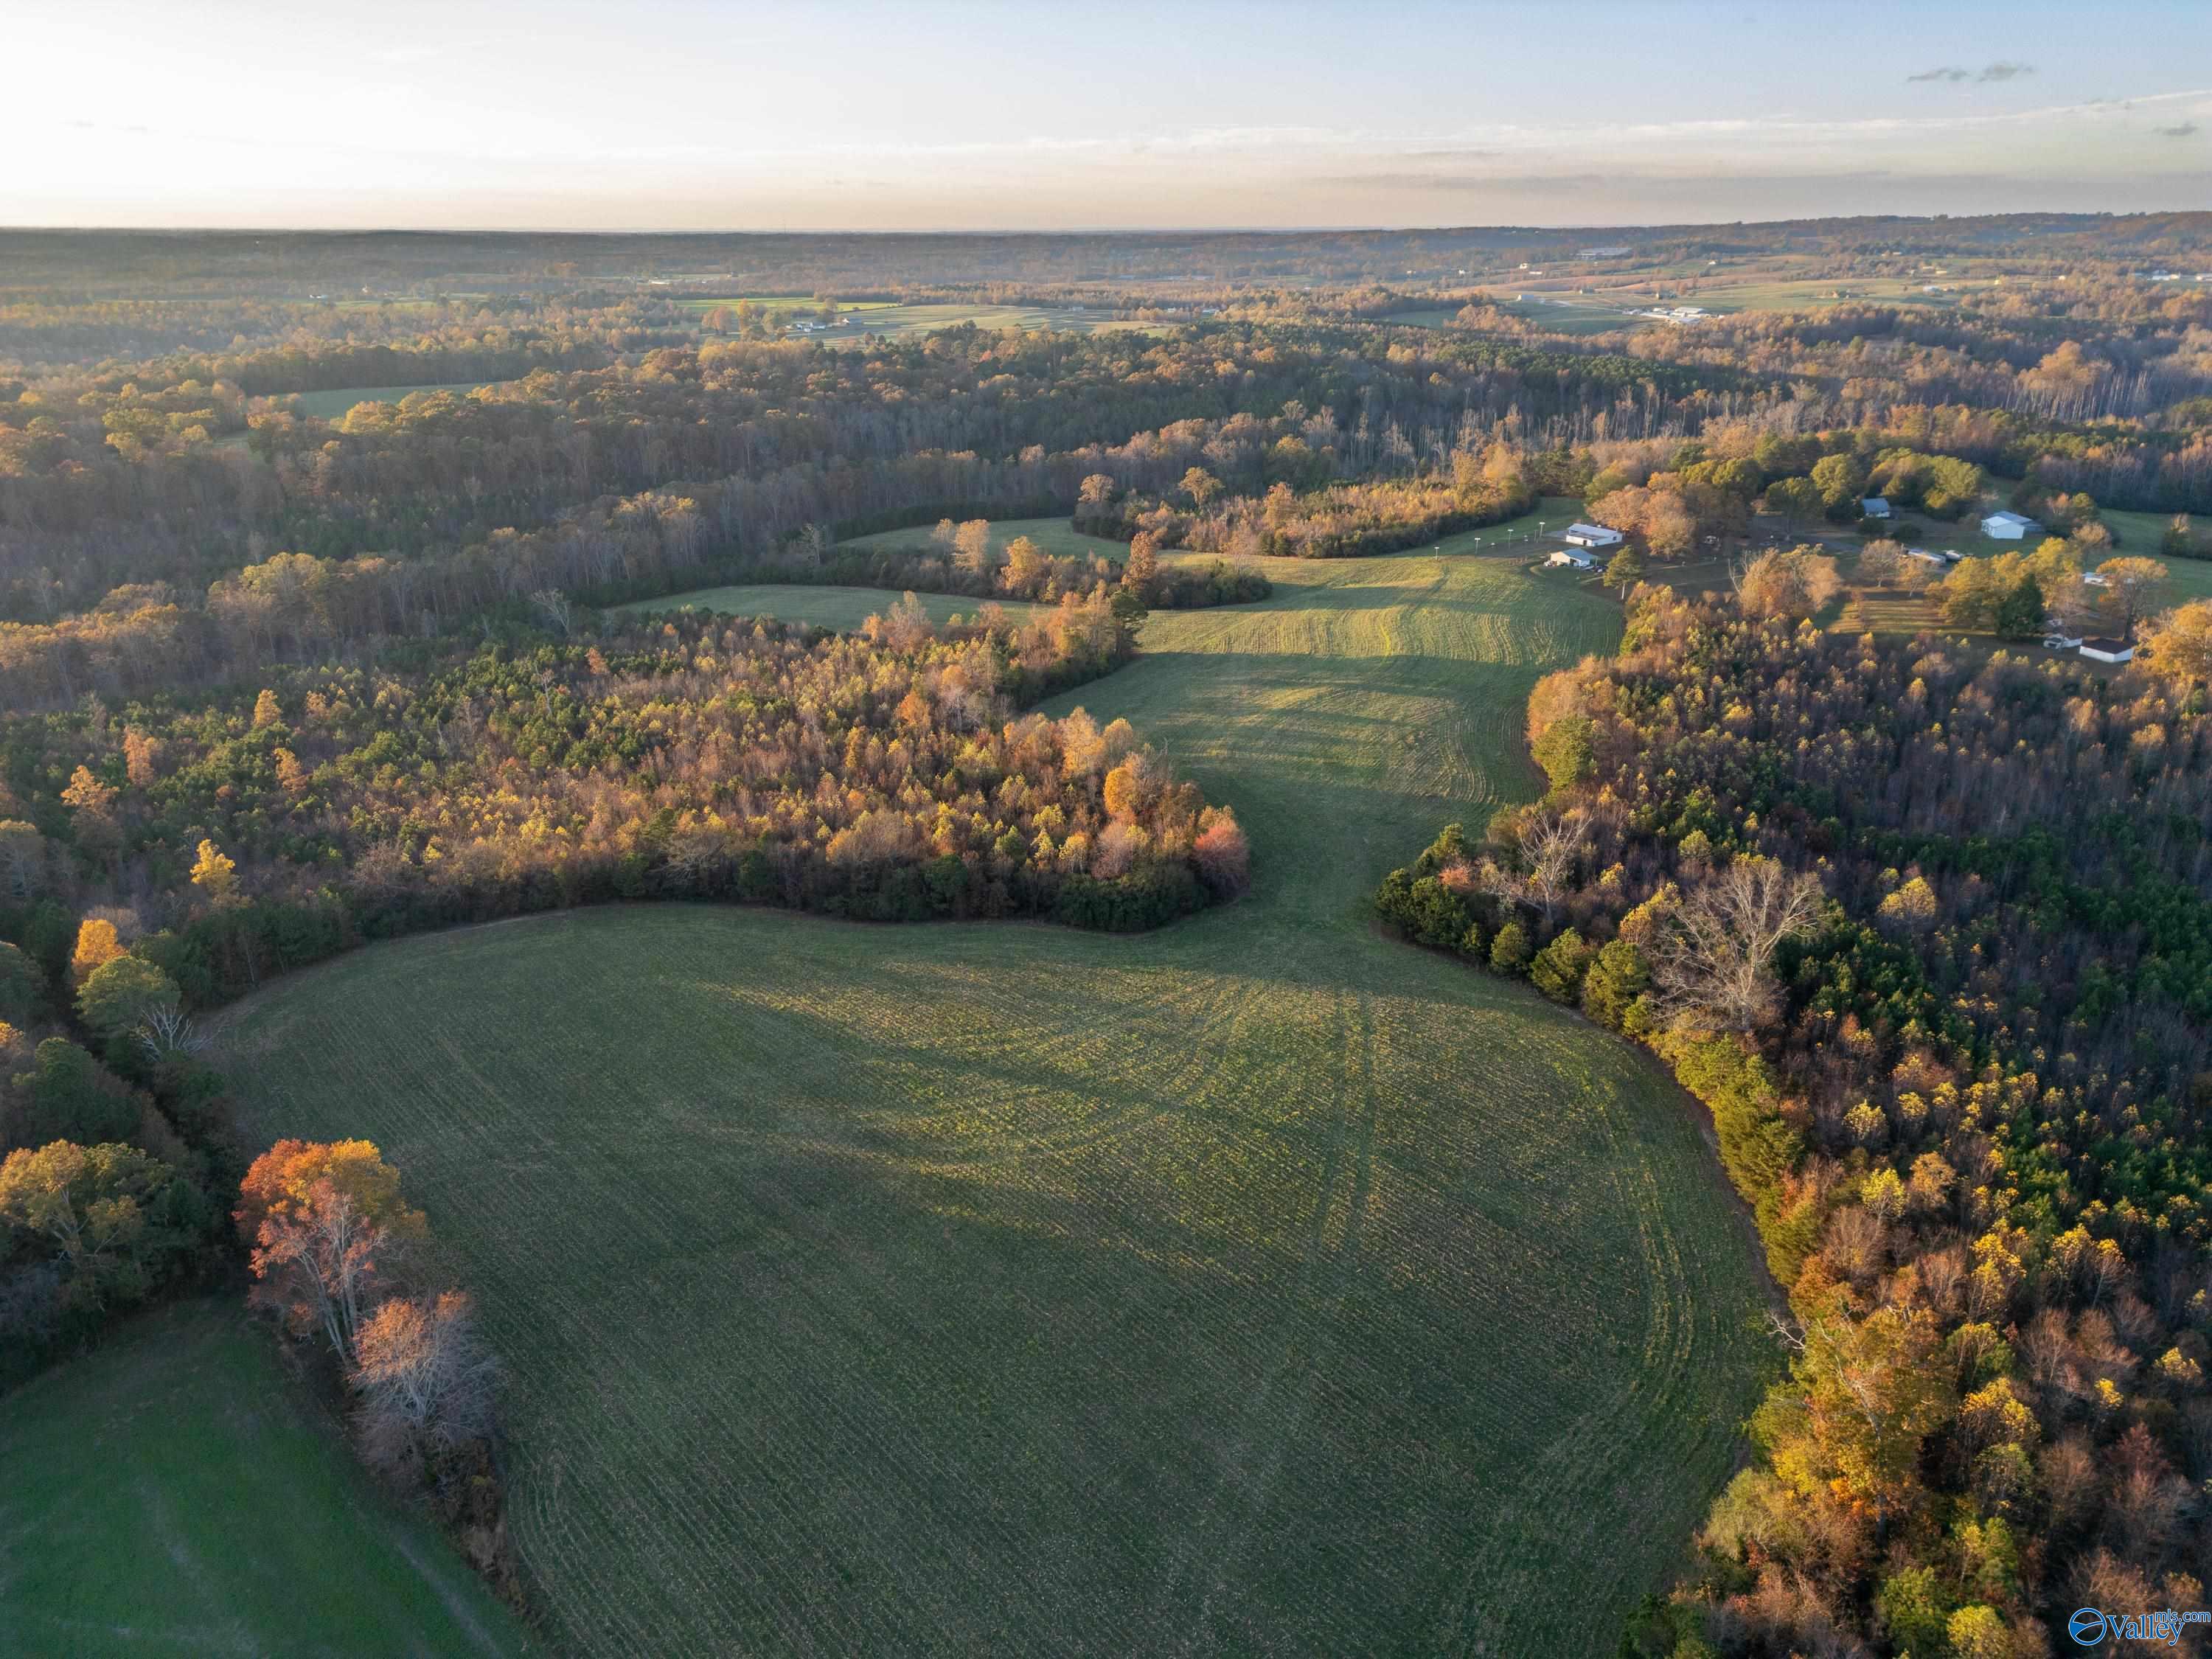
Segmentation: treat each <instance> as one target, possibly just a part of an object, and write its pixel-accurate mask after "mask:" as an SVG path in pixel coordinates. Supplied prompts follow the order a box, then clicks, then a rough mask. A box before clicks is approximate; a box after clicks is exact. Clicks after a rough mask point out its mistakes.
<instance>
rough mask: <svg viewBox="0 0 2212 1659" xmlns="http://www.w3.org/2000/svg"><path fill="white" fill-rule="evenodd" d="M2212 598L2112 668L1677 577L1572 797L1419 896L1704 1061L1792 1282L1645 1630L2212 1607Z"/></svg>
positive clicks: (1641, 620)
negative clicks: (1777, 1356) (1715, 1498)
mask: <svg viewBox="0 0 2212 1659" xmlns="http://www.w3.org/2000/svg"><path fill="white" fill-rule="evenodd" d="M1752 608H1753V607H1749V606H1746V607H1744V610H1746V611H1749V610H1751V609H1752ZM2209 627H2212V605H2206V604H2204V603H2203V602H2201V601H2200V602H2198V603H2197V604H2196V605H2192V606H2189V607H2185V610H2184V611H2183V612H2180V613H2177V614H2176V615H2175V616H2174V617H2172V619H2170V620H2169V621H2168V622H2167V623H2165V624H2163V625H2161V626H2160V627H2159V628H2157V629H2154V631H2153V633H2152V634H2151V635H2150V636H2149V638H2148V641H2147V646H2146V650H2145V652H2144V653H2143V667H2142V670H2141V671H2135V672H2130V674H2128V675H2126V676H2124V677H2122V678H2118V679H2100V678H2093V677H2092V676H2091V675H2089V674H2087V672H2084V671H2080V670H2077V669H2075V668H2072V667H2069V666H2067V665H2062V664H2057V663H2049V662H2046V663H2042V664H2037V663H2033V662H2030V661H2027V660H2025V659H2020V658H2017V657H2013V656H2009V655H2008V654H2006V653H2003V652H1999V653H1996V654H1995V655H1994V656H1992V657H1990V658H1989V659H1986V660H1977V659H1975V658H1973V657H1972V656H1969V655H1967V654H1965V653H1961V652H1960V650H1959V649H1958V648H1957V647H1956V646H1955V645H1953V644H1951V643H1949V642H1948V641H1944V640H1942V639H1937V638H1934V637H1928V636H1923V637H1922V638H1920V639H1918V640H1917V641H1878V640H1877V639H1876V638H1875V636H1873V635H1866V636H1863V637H1851V636H1845V635H1835V634H1829V633H1822V632H1819V631H1816V630H1814V629H1809V628H1805V627H1801V626H1796V625H1795V623H1794V619H1793V618H1791V617H1788V616H1782V617H1764V616H1759V615H1747V614H1741V613H1740V612H1739V611H1738V608H1737V607H1736V606H1735V605H1711V604H1692V603H1687V602H1685V601H1682V600H1680V599H1676V598H1674V596H1673V595H1672V594H1671V593H1669V592H1668V591H1666V590H1664V589H1644V590H1641V591H1640V592H1638V596H1637V598H1636V599H1635V600H1634V602H1633V604H1632V606H1631V614H1630V622H1629V628H1628V632H1627V636H1626V640H1625V641H1624V643H1623V647H1622V650H1621V653H1620V656H1619V657H1618V658H1616V659H1611V660H1598V659H1592V660H1589V661H1586V662H1585V663H1583V665H1581V666H1580V667H1579V668H1577V669H1574V670H1571V671H1566V672H1564V673H1562V674H1559V675H1556V676H1553V678H1551V679H1549V680H1547V682H1545V683H1544V684H1542V685H1541V686H1540V687H1539V688H1538V690H1537V692H1536V694H1535V696H1534V698H1532V700H1531V703H1530V711H1529V726H1530V732H1531V736H1532V738H1533V743H1534V751H1535V753H1536V755H1537V757H1538V758H1539V760H1540V761H1541V763H1543V765H1544V766H1545V768H1546V769H1547V772H1548V773H1549V775H1550V777H1551V780H1552V782H1553V790H1552V792H1551V793H1550V794H1549V795H1548V796H1547V798H1546V799H1545V800H1544V801H1543V802H1541V804H1539V805H1535V806H1532V807H1528V808H1519V809H1511V810H1508V811H1504V812H1502V813H1500V814H1499V816H1498V818H1497V820H1496V821H1494V822H1493V823H1491V824H1489V825H1488V826H1486V827H1485V828H1483V829H1481V830H1480V831H1479V832H1475V833H1467V832H1463V831H1462V829H1459V828H1458V827H1456V826H1455V827H1454V828H1452V829H1449V830H1447V831H1446V832H1445V834H1444V835H1443V836H1442V837H1441V838H1440V839H1439V840H1438V841H1437V842H1436V844H1435V845H1433V846H1432V847H1431V848H1428V849H1427V850H1426V851H1425V853H1424V854H1422V855H1421V857H1420V858H1419V860H1417V861H1416V862H1415V863H1414V864H1413V865H1412V866H1409V867H1408V868H1407V869H1404V870H1401V871H1399V872H1395V873H1394V874H1393V875H1392V876H1391V877H1390V878H1389V881H1388V882H1387V883H1386V884H1384V887H1383V891H1382V893H1381V895H1380V897H1379V903H1380V905H1381V908H1382V910H1383V915H1385V916H1386V917H1387V918H1388V919H1389V921H1391V922H1392V923H1393V924H1394V925H1395V926H1396V927H1400V928H1401V929H1402V930H1403V931H1405V932H1406V933H1407V934H1408V935H1409V936H1411V937H1413V938H1415V939H1419V940H1420V941H1421V942H1423V943H1425V944H1428V945H1434V946H1436V947H1437V948H1440V949H1444V950H1449V951H1455V952H1458V953H1460V954H1462V955H1464V956H1467V957H1469V958H1471V959H1472V960H1474V961H1475V962H1476V963H1480V964H1481V965H1483V966H1485V967H1486V968H1488V969H1492V971H1497V972H1502V973H1507V974H1512V975H1525V976H1526V977H1527V978H1528V979H1529V980H1530V981H1532V982H1533V983H1534V985H1535V986H1536V987H1537V988H1538V989H1539V990H1541V992H1542V993H1543V994H1545V995H1547V996H1549V997H1552V998H1554V999H1555V1000H1559V1001H1562V1002H1565V1003H1568V1004H1570V1005H1571V1006H1578V1007H1580V1008H1582V1009H1583V1011H1584V1012H1587V1013H1588V1014H1589V1016H1590V1017H1591V1018H1593V1019H1595V1020H1597V1021H1599V1022H1601V1023H1602V1024H1607V1025H1609V1026H1612V1027H1613V1028H1614V1029H1616V1030H1621V1031H1623V1032H1625V1033H1626V1034H1627V1035H1629V1036H1632V1038H1634V1039H1636V1040H1638V1041H1639V1042H1644V1043H1645V1044H1647V1045H1649V1046H1650V1048H1653V1049H1654V1050H1655V1051H1656V1052H1657V1053H1658V1054H1660V1055H1661V1056H1662V1058H1663V1059H1665V1060H1666V1061H1667V1062H1668V1064H1669V1066H1671V1067H1672V1068H1673V1070H1674V1073H1675V1075H1676V1076H1677V1077H1678V1078H1680V1079H1681V1081H1682V1082H1683V1084H1684V1085H1686V1087H1687V1088H1689V1090H1690V1091H1692V1093H1694V1094H1695V1095H1697V1096H1698V1097H1699V1099H1700V1100H1702V1101H1703V1102H1704V1103H1705V1104H1706V1105H1707V1106H1708V1107H1709V1108H1710V1109H1711V1112H1712V1115H1713V1120H1714V1123H1715V1126H1716V1127H1717V1131H1718V1135H1719V1144H1720V1151H1721V1157H1722V1159H1723V1163H1724V1164H1726V1166H1727V1169H1728V1171H1729V1176H1730V1177H1731V1178H1732V1179H1733V1180H1734V1182H1735V1185H1736V1187H1737V1188H1738V1190H1739V1191H1740V1192H1741V1194H1743V1196H1744V1198H1745V1200H1747V1202H1748V1203H1749V1204H1750V1205H1751V1206H1753V1209H1754V1211H1755V1212H1756V1215H1757V1218H1758V1223H1759V1231H1760V1234H1761V1237H1763V1239H1764V1241H1765V1247H1766V1254H1767V1260H1768V1262H1769V1265H1770V1266H1771V1268H1772V1270H1773V1273H1774V1276H1775V1278H1776V1279H1777V1280H1778V1282H1779V1283H1780V1285H1782V1286H1783V1287H1784V1290H1785V1291H1787V1293H1788V1303H1789V1309H1790V1316H1789V1318H1788V1320H1787V1321H1786V1322H1783V1323H1782V1324H1781V1325H1780V1326H1779V1327H1778V1328H1779V1330H1780V1332H1781V1334H1782V1335H1783V1336H1784V1339H1785V1346H1786V1350H1787V1352H1788V1354H1789V1360H1790V1363H1789V1366H1788V1370H1787V1374H1786V1376H1784V1377H1783V1378H1782V1379H1781V1380H1779V1381H1778V1382H1777V1383H1776V1384H1775V1385H1774V1387H1773V1388H1772V1389H1771V1392H1770V1393H1769V1395H1768V1396H1767V1400H1766V1402H1765V1404H1764V1405H1763V1406H1762V1407H1760V1409H1759V1413H1758V1414H1757V1416H1756V1418H1755V1419H1754V1420H1753V1440H1754V1443H1755V1444H1756V1446H1757V1448H1758V1449H1759V1462H1758V1463H1757V1464H1756V1465H1755V1466H1754V1467H1753V1468H1749V1469H1747V1470H1746V1471H1744V1472H1743V1473H1742V1474H1740V1475H1738V1476H1737V1478H1736V1479H1735V1481H1734V1482H1733V1483H1732V1484H1731V1485H1730V1486H1729V1489H1728V1492H1726V1494H1725V1495H1724V1496H1723V1498H1722V1499H1721V1500H1720V1502H1719V1503H1718V1504H1717V1505H1716V1506H1715V1508H1714V1510H1713V1513H1712V1516H1711V1520H1710V1521H1709V1522H1708V1523H1707V1525H1706V1528H1705V1531H1704V1533H1703V1534H1701V1538H1700V1547H1701V1552H1702V1553H1701V1557H1700V1565H1699V1568H1698V1569H1697V1571H1695V1572H1694V1573H1693V1574H1692V1576H1691V1577H1690V1578H1689V1579H1687V1580H1686V1582H1685V1583H1684V1584H1683V1585H1682V1586H1681V1587H1680V1589H1677V1590H1676V1592H1675V1593H1674V1596H1673V1597H1672V1598H1671V1599H1668V1600H1655V1601H1653V1602H1652V1603H1651V1604H1650V1607H1649V1608H1648V1612H1647V1615H1646V1616H1645V1617H1644V1619H1643V1620H1640V1621H1639V1625H1638V1628H1637V1629H1636V1630H1635V1631H1633V1632H1632V1633H1631V1636H1630V1638H1629V1640H1628V1643H1627V1644H1626V1648H1625V1651H1627V1652H1631V1653H1634V1654H1638V1655H1644V1654H1649V1655H1680V1654H1684V1653H1700V1652H1711V1651H1716V1650H1717V1651H1720V1652H1725V1653H1744V1654H1761V1655H1769V1654H1771V1655H1776V1656H1780V1655H1784V1654H1790V1653H1810V1652H1838V1653H1841V1652H1856V1651H1863V1648H1862V1647H1861V1646H1860V1645H1859V1644H1860V1643H1862V1642H1863V1641H1869V1640H1871V1641H1874V1642H1876V1643H1880V1644H1883V1645H1884V1647H1885V1649H1886V1650H1888V1651H1893V1652H1905V1651H1911V1652H1913V1653H1927V1652H1954V1653H1961V1654H1977V1655H1978V1654H1984V1653H1989V1654H2013V1653H2026V1652H2031V1651H2034V1652H2040V1651H2043V1649H2042V1648H2041V1647H2040V1646H2038V1645H2035V1644H2036V1643H2037V1642H2038V1641H2039V1636H2038V1635H2037V1633H2036V1632H2037V1631H2038V1628H2039V1625H2040V1624H2041V1622H2042V1621H2048V1620H2054V1619H2063V1617H2064V1615H2065V1613H2066V1612H2067V1611H2068V1610H2070V1609H2071V1608H2073V1607H2077V1606H2080V1605H2082V1604H2084V1603H2087V1604H2090V1605H2093V1606H2098V1607H2137V1606H2142V1607H2149V1606H2159V1607H2165V1606H2168V1605H2171V1606H2174V1607H2192V1606H2196V1605H2197V1604H2198V1603H2200V1602H2201V1601H2202V1599H2203V1589H2202V1585H2201V1583H2200V1581H2199V1579H2198V1577H2197V1574H2198V1573H2199V1572H2200V1571H2201V1563H2202V1560H2203V1554H2202V1551H2203V1538H2202V1535H2201V1532H2200V1527H2201V1523H2202V1516H2201V1510H2200V1505H2199V1504H2197V1501H2196V1498H2195V1496H2194V1494H2195V1493H2196V1492H2197V1491H2198V1490H2199V1489H2201V1488H2202V1486H2203V1484H2204V1482H2205V1481H2206V1480H2207V1479H2208V1478H2212V1433H2208V1431H2212V1398H2208V1396H2207V1395H2206V1392H2205V1389H2204V1369H2203V1368H2204V1366H2205V1364H2207V1363H2208V1361H2212V1273H2208V1268H2207V1265H2206V1254H2205V1253H2206V1248H2207V1245H2208V1243H2212V1234H2208V1227H2212V1212H2208V1204H2212V1193H2208V1181H2212V1139H2208V1135H2207V1130H2208V1127H2212V714H2208V688H2212V657H2209V656H2208V653H2207V650H2206V645H2205V640H2206V635H2207V630H2208V628H2209Z"/></svg>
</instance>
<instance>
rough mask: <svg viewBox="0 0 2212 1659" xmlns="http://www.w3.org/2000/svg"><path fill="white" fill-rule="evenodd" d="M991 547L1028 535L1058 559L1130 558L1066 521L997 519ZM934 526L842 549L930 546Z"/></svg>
mask: <svg viewBox="0 0 2212 1659" xmlns="http://www.w3.org/2000/svg"><path fill="white" fill-rule="evenodd" d="M990 522H991V546H992V549H993V550H994V551H996V552H1000V553H1003V552H1005V551H1006V544H1008V543H1009V542H1011V541H1012V540H1013V539H1014V538H1016V537H1018V536H1026V537H1028V538H1030V540H1031V541H1033V542H1035V543H1036V544H1037V545H1038V546H1039V547H1041V548H1042V549H1043V550H1045V551H1046V552H1048V553H1049V554H1051V555H1052V556H1054V558H1056V559H1069V558H1074V559H1087V558H1090V557H1091V556H1094V555H1095V556H1097V557H1099V558H1102V559H1111V560H1112V561H1113V562H1115V564H1120V563H1121V562H1123V561H1124V560H1126V559H1127V557H1128V556H1129V544H1128V543H1127V542H1117V541H1114V540H1112V539H1110V538H1108V537H1104V536H1086V535H1085V534H1084V533H1083V532H1081V531H1079V530H1078V529H1076V528H1075V526H1073V525H1072V524H1070V523H1069V522H1068V521H1067V520H1066V519H994V520H991V521H990ZM934 528H935V526H932V525H926V524H923V525H915V526H913V527H912V528H910V529H906V530H878V531H877V532H875V533H874V534H873V535H869V536H848V537H846V538H843V539H842V540H841V541H840V542H839V543H838V544H837V545H838V546H840V547H926V546H929V545H931V543H930V539H929V538H930V534H931V532H932V531H933V529H934Z"/></svg>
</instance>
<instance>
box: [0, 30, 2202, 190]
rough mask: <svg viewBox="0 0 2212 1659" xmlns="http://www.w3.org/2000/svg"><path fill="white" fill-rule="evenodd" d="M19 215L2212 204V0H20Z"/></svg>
mask: <svg viewBox="0 0 2212 1659" xmlns="http://www.w3.org/2000/svg"><path fill="white" fill-rule="evenodd" d="M0 38H4V39H5V40H6V42H7V47H8V52H9V59H10V67H11V70H12V71H13V72H12V73H11V74H10V76H9V82H10V88H9V112H8V113H9V125H10V126H11V127H12V128H13V129H14V130H15V131H16V132H17V133H18V134H19V135H20V136H19V138H18V141H17V143H16V145H15V155H16V156H17V158H18V163H19V164H18V165H11V166H10V167H9V168H7V169H6V170H5V171H4V172H0V224H11V225H116V226H213V227H257V228H258V227H346V228H354V227H389V226H407V227H422V228H494V229H547V228H551V229H564V228H574V229H588V230H772V229H794V230H824V229H854V230H927V229H946V230H979V229H994V230H996V229H1012V230H1060V229H1119V228H1200V227H1219V228H1292V227H1316V226H1328V227H1335V226H1361V225H1375V226H1394V227H1395V226H1435V225H1473V224H1522V225H1606V224H1638V223H1647V224H1648V223H1667V222H1729V221H1734V220H1746V219H1773V218H1784V217H1795V216H1812V215H1831V214H1857V213H1911V214H1931V213H1952V214H1967V213H1984V212H2005V211H2015V210H2032V209H2045V210H2075V211H2095V210H2110V211H2113V212H2129V211H2136V210H2172V209H2190V208H2194V209H2212V3H2206V0H2071V3H2066V4H2057V3H2045V0H2009V3H2003V4H1996V3H1982V0H1914V3H1892V0H1851V3H1845V4H1838V3H1834V0H1824V3H1814V0H1787V3H1769V0H1735V3H1725V4H1723V3H1706V0H1582V3H1577V0H1549V3H1528V0H1520V3H1509V0H1496V3H1484V0H1462V3H1457V4H1443V3H1405V4H1395V5H1394V4H1387V3H1382V0H1367V3H1364V4H1342V5H1322V4H1307V3H1297V0H1273V3H1260V0H1249V3H1248V0H1182V3H1176V4H1155V3H1149V0H1133V3H1121V0H1117V3H1113V4H1108V5H1101V4H1097V3H1095V0H1094V3H1090V4H1085V5H1082V6H1076V5H1073V4H1058V3H1053V0H1028V3H1022V4H1000V3H988V0H961V3H941V4H931V5H921V4H888V3H884V4H870V3H860V0H852V3H842V4H819V5H800V4H787V3H732V0H723V3H713V0H621V3H604V4H593V5H586V4H580V3H574V0H538V3H533V4H517V3H507V0H483V3H471V0H440V3H417V0H376V3H368V0H319V3H316V4H313V5H309V6H301V5H298V4H296V3H287V4H283V5H277V4H271V3H264V0H230V3H225V0H158V3H150V0H70V3H67V4H51V3H41V0H0ZM25 137H27V140H28V143H27V144H26V143H24V142H23V139H24V138H25ZM26 160H27V163H28V164H27V165H21V163H22V162H24V161H26Z"/></svg>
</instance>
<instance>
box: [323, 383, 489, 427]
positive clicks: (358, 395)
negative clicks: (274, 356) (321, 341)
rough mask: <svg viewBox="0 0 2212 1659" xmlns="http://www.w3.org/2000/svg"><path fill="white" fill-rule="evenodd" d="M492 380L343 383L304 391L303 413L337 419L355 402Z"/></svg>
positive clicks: (394, 399)
mask: <svg viewBox="0 0 2212 1659" xmlns="http://www.w3.org/2000/svg"><path fill="white" fill-rule="evenodd" d="M486 384H489V383H488V382H486V381H483V380H451V381H447V382H445V383H443V384H441V385H437V386H341V387H340V388H338V389H337V391H335V392H297V393H295V394H294V395H295V396H296V397H297V398H299V403H300V413H301V414H302V415H312V416H314V418H315V419H317V420H319V421H335V420H337V419H338V418H339V417H340V416H343V414H344V413H345V412H346V410H349V409H351V408H352V407H353V406H354V405H355V404H396V403H398V401H399V400H400V399H401V398H405V397H407V396H408V395H409V394H410V393H411V392H474V391H475V390H476V389H477V387H478V386H483V385H486Z"/></svg>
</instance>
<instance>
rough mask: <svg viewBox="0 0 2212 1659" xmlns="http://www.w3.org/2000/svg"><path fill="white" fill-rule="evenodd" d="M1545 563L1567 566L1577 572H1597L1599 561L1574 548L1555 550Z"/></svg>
mask: <svg viewBox="0 0 2212 1659" xmlns="http://www.w3.org/2000/svg"><path fill="white" fill-rule="evenodd" d="M1544 562H1545V563H1546V564H1559V565H1565V566H1567V567H1569V568H1571V569H1575V570H1595V569H1596V568H1597V561H1596V560H1595V559H1593V558H1592V557H1590V556H1589V554H1587V553H1585V552H1583V551H1582V550H1580V549H1578V548H1572V547H1561V548H1555V549H1553V552H1552V556H1551V557H1550V558H1548V559H1547V560H1545V561H1544Z"/></svg>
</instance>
